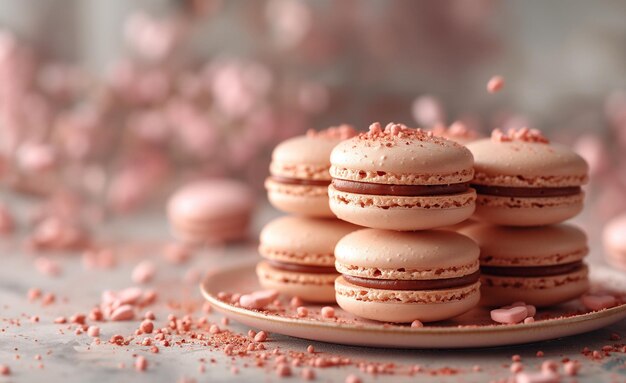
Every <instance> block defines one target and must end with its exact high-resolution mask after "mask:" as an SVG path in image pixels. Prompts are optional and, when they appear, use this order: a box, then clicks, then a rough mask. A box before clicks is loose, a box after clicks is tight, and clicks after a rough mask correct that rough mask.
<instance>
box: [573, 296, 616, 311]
mask: <svg viewBox="0 0 626 383" xmlns="http://www.w3.org/2000/svg"><path fill="white" fill-rule="evenodd" d="M580 301H581V302H582V303H583V305H585V307H587V308H588V309H590V310H604V309H608V308H611V307H613V306H615V305H616V304H617V300H616V299H615V297H614V296H612V295H591V294H587V295H583V296H582V297H581V298H580Z"/></svg>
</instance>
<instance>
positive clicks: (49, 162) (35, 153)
mask: <svg viewBox="0 0 626 383" xmlns="http://www.w3.org/2000/svg"><path fill="white" fill-rule="evenodd" d="M16 157H17V163H18V166H19V168H20V169H21V170H23V171H25V172H33V173H38V172H44V171H47V170H50V169H52V168H54V166H55V165H56V163H57V155H56V150H55V149H54V147H52V146H51V145H47V144H43V143H35V142H25V143H23V144H21V145H20V146H19V148H18V149H17V153H16Z"/></svg>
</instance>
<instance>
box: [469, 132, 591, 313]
mask: <svg viewBox="0 0 626 383" xmlns="http://www.w3.org/2000/svg"><path fill="white" fill-rule="evenodd" d="M467 148H468V149H469V150H470V151H471V152H472V154H473V155H474V163H475V164H474V169H475V176H474V180H473V181H472V187H473V188H474V189H476V192H477V195H478V196H477V200H476V212H475V213H474V216H473V217H472V218H473V219H475V220H477V221H480V222H481V224H478V225H475V226H469V227H467V228H462V229H460V232H461V233H463V234H466V235H468V236H470V237H471V238H473V239H474V240H475V241H476V242H478V244H479V245H480V247H481V256H480V260H481V283H482V288H481V290H482V291H481V292H482V301H481V303H482V304H485V305H488V306H496V305H506V304H511V303H513V302H515V301H524V302H526V303H529V304H533V305H535V306H549V305H554V304H558V303H562V302H565V301H568V300H571V299H573V298H576V297H578V296H580V295H582V294H583V293H584V292H585V291H586V290H587V288H588V277H587V274H588V270H587V267H586V266H585V264H584V263H583V261H582V258H583V257H584V256H585V255H586V254H587V238H586V236H585V234H584V233H583V232H581V231H580V230H579V229H577V228H574V227H572V226H568V225H557V224H559V223H561V222H563V221H565V220H567V219H569V218H572V217H574V216H576V215H577V214H578V213H579V212H580V211H581V210H582V207H583V197H584V193H583V192H582V190H581V186H582V185H584V184H585V183H586V182H587V178H588V175H587V173H588V167H587V163H586V162H585V160H584V159H583V158H582V157H580V156H579V155H577V154H576V153H574V152H573V151H572V150H570V149H569V148H567V147H565V146H563V145H559V144H553V143H550V142H549V141H548V140H547V139H546V138H545V137H544V136H543V135H542V134H541V132H539V131H537V130H535V129H526V128H524V129H519V130H511V131H509V132H507V133H506V134H505V133H503V132H501V131H500V130H494V132H493V133H492V135H491V138H490V139H483V140H479V141H475V142H473V143H470V144H468V145H467Z"/></svg>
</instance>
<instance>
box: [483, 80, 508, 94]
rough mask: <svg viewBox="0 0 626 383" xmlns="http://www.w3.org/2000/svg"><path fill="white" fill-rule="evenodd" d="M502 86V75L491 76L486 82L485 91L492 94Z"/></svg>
mask: <svg viewBox="0 0 626 383" xmlns="http://www.w3.org/2000/svg"><path fill="white" fill-rule="evenodd" d="M503 87H504V77H502V76H493V77H492V78H490V79H489V81H488V82H487V91H488V92H489V93H492V94H493V93H497V92H499V91H501V90H502V88H503Z"/></svg>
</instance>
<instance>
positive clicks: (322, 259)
mask: <svg viewBox="0 0 626 383" xmlns="http://www.w3.org/2000/svg"><path fill="white" fill-rule="evenodd" d="M358 229H359V228H358V227H357V226H354V225H352V224H350V223H347V222H343V221H340V220H338V219H322V218H307V217H299V216H284V217H279V218H276V219H274V220H273V221H271V222H269V223H268V224H267V225H265V227H263V230H261V235H260V245H259V251H260V252H261V254H262V255H263V256H264V257H265V258H268V259H273V260H277V261H282V262H290V263H298V264H306V265H318V266H333V265H334V264H335V256H334V252H335V245H336V244H337V242H338V241H339V240H340V239H341V238H343V237H344V236H345V235H347V234H349V233H351V232H353V231H355V230H358Z"/></svg>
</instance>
